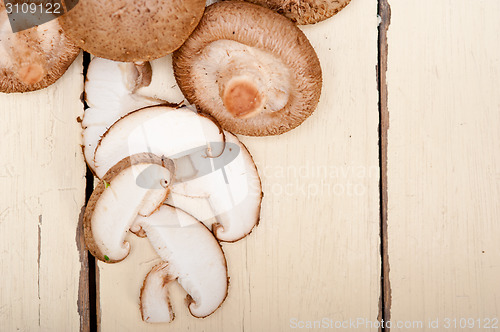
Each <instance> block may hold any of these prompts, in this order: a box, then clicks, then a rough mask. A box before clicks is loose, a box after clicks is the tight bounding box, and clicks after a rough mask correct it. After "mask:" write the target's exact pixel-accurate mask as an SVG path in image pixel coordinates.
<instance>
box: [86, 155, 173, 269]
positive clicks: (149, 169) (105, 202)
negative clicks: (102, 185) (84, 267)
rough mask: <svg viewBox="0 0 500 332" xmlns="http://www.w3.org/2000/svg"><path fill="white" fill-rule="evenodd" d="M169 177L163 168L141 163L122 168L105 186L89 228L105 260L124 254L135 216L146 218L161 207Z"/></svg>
mask: <svg viewBox="0 0 500 332" xmlns="http://www.w3.org/2000/svg"><path fill="white" fill-rule="evenodd" d="M141 177H142V179H143V180H141ZM170 178H171V174H170V172H169V170H167V169H166V168H165V167H162V166H160V165H157V164H148V163H142V164H136V165H133V166H131V167H128V168H126V169H124V170H123V171H121V172H120V173H119V174H118V175H117V176H115V177H114V178H113V180H112V181H111V182H110V183H108V184H106V189H104V191H103V192H102V194H101V196H100V197H99V199H98V201H97V203H96V205H95V208H94V211H93V214H92V220H91V225H92V226H91V229H92V236H93V239H94V242H95V244H96V245H97V247H98V248H99V250H100V251H101V253H102V254H103V255H106V256H107V257H108V258H109V260H111V261H119V260H122V259H123V258H125V257H126V256H127V255H128V253H129V250H130V245H129V243H128V242H125V236H126V234H127V232H128V230H129V228H130V227H131V226H132V224H133V222H134V220H135V219H136V217H137V215H138V214H140V215H144V216H148V215H150V214H151V213H153V211H154V210H156V209H157V208H158V206H160V205H161V204H162V202H163V201H164V200H165V198H166V197H167V195H168V187H167V185H166V183H170Z"/></svg>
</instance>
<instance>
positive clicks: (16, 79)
mask: <svg viewBox="0 0 500 332" xmlns="http://www.w3.org/2000/svg"><path fill="white" fill-rule="evenodd" d="M26 15H27V14H26ZM54 18H55V17H54ZM79 52H80V49H79V48H78V47H77V46H76V45H74V44H73V43H72V42H71V41H69V40H68V39H67V37H66V35H65V34H64V33H63V32H62V31H61V28H60V25H59V21H58V20H56V19H54V20H52V21H50V22H47V23H45V24H42V25H40V26H38V27H33V28H30V29H27V30H23V31H20V32H17V33H13V32H12V29H11V26H10V24H9V19H8V16H7V12H6V9H5V6H4V3H3V2H1V1H0V92H6V93H12V92H28V91H35V90H39V89H43V88H46V87H48V86H49V85H51V84H53V83H54V82H55V81H57V80H58V79H59V78H60V77H61V76H62V75H63V74H64V73H65V72H66V70H67V69H68V67H69V66H70V65H71V63H73V61H74V60H75V58H76V57H77V55H78V53H79Z"/></svg>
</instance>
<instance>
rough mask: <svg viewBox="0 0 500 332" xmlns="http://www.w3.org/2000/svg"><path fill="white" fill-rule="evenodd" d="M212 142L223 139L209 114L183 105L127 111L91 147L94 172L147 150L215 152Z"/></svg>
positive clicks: (159, 152) (163, 154)
mask: <svg viewBox="0 0 500 332" xmlns="http://www.w3.org/2000/svg"><path fill="white" fill-rule="evenodd" d="M212 142H215V143H217V142H224V134H223V133H222V132H221V131H220V129H219V127H218V126H217V125H216V124H215V123H214V122H213V121H212V120H210V119H209V118H207V117H205V116H202V115H200V114H197V113H196V112H194V111H192V110H190V109H189V108H187V107H183V108H176V107H171V106H152V107H147V108H143V109H140V110H137V111H134V112H132V113H129V114H127V115H126V116H124V117H123V118H121V119H120V120H118V121H117V122H115V123H114V124H113V125H112V126H111V127H110V128H109V129H108V130H107V131H106V133H105V134H104V136H103V137H102V138H101V140H100V141H99V143H98V145H97V148H96V150H95V156H94V166H95V174H96V175H97V176H98V177H99V178H102V177H103V176H104V174H106V172H107V171H108V170H109V169H110V168H111V167H112V166H113V165H115V164H116V163H117V162H118V161H120V160H122V159H123V158H125V157H127V156H130V155H133V154H136V153H144V152H149V153H153V154H155V155H157V156H161V157H165V158H171V156H174V155H175V156H177V157H180V156H182V155H183V154H186V153H188V152H189V151H190V150H191V149H193V148H196V147H200V146H205V147H208V148H206V149H205V150H206V151H205V153H206V154H207V155H208V156H217V155H219V154H220V153H221V149H220V151H217V150H218V149H212V148H210V144H211V143H212Z"/></svg>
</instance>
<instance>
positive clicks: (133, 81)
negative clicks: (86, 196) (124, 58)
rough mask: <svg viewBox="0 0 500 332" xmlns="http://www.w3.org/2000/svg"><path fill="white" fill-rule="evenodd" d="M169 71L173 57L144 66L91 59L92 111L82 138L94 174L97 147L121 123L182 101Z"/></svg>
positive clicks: (86, 114)
mask: <svg viewBox="0 0 500 332" xmlns="http://www.w3.org/2000/svg"><path fill="white" fill-rule="evenodd" d="M169 68H171V57H170V56H166V57H163V58H160V59H157V60H154V61H152V62H151V63H150V62H144V63H141V64H135V63H132V62H118V61H112V60H107V59H103V58H98V57H94V58H93V59H92V61H91V62H90V64H89V67H88V71H87V80H86V82H85V99H86V102H87V105H88V106H89V108H88V109H86V110H85V112H84V116H83V121H82V128H83V134H82V136H83V147H84V155H85V160H86V161H87V164H88V165H89V167H90V168H91V169H92V170H93V171H94V152H95V148H96V146H97V143H98V142H99V140H100V139H101V137H102V136H103V135H104V133H105V132H106V131H107V130H108V129H109V127H110V126H111V125H112V124H113V123H115V122H116V121H117V120H118V119H120V118H121V117H123V116H125V115H127V114H128V113H130V112H132V111H135V110H137V109H140V108H143V107H147V106H152V105H159V104H166V103H167V102H166V100H170V101H174V102H177V103H180V102H182V101H183V99H184V97H183V96H182V93H181V92H180V90H179V88H178V87H177V84H176V83H175V79H174V78H173V75H172V73H171V69H170V72H169ZM169 74H170V75H169ZM169 77H172V78H171V79H170V80H169V79H168V78H169Z"/></svg>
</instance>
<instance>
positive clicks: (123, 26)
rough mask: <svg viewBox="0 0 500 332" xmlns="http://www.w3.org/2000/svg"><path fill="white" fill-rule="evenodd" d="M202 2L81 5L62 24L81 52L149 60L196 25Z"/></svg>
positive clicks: (122, 0)
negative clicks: (82, 50)
mask: <svg viewBox="0 0 500 332" xmlns="http://www.w3.org/2000/svg"><path fill="white" fill-rule="evenodd" d="M204 9H205V1H204V0H150V1H129V0H108V1H102V0H79V2H78V4H77V5H76V6H75V7H74V8H73V9H72V10H71V11H69V12H68V13H66V14H65V15H63V16H62V17H61V25H62V27H63V29H64V31H65V33H66V34H67V35H68V37H69V38H71V39H72V40H73V41H74V42H75V43H76V44H77V45H78V46H79V47H81V48H82V49H84V50H85V51H87V52H89V53H91V54H93V55H95V56H98V57H102V58H107V59H111V60H117V61H128V62H133V61H149V60H153V59H157V58H160V57H162V56H164V55H166V54H169V53H171V52H173V51H175V50H176V49H177V48H179V47H180V46H181V45H182V43H183V42H184V41H185V40H186V38H187V37H188V36H189V35H190V34H191V32H192V31H193V29H194V28H195V27H196V25H197V24H198V22H199V21H200V18H201V16H202V15H203V11H204Z"/></svg>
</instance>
